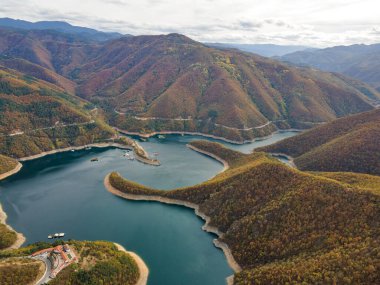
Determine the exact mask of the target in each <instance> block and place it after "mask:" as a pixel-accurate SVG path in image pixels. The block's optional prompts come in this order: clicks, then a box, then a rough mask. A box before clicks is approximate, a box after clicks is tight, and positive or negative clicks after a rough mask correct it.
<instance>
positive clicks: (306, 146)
mask: <svg viewBox="0 0 380 285" xmlns="http://www.w3.org/2000/svg"><path fill="white" fill-rule="evenodd" d="M258 150H259V151H266V152H274V153H284V154H287V155H290V156H292V157H294V158H295V159H294V162H295V164H296V165H297V167H299V168H300V169H303V170H315V171H352V172H362V173H370V174H377V175H380V109H376V110H373V111H370V112H365V113H361V114H357V115H353V116H349V117H346V118H341V119H338V120H336V121H333V122H331V123H328V124H326V125H322V126H318V127H316V128H314V129H311V130H309V131H307V132H305V133H302V134H300V135H298V136H295V137H292V138H288V139H285V140H283V141H280V142H278V143H276V144H273V145H270V146H266V147H263V148H259V149H258Z"/></svg>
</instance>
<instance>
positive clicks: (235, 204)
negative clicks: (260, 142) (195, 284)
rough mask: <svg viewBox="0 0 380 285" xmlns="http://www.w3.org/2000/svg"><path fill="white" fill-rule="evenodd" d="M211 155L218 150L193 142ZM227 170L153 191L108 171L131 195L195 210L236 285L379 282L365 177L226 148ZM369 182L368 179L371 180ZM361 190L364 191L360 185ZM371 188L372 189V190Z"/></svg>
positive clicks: (377, 243)
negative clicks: (221, 248) (216, 237)
mask: <svg viewBox="0 0 380 285" xmlns="http://www.w3.org/2000/svg"><path fill="white" fill-rule="evenodd" d="M196 147H197V148H199V149H203V150H207V151H208V152H210V151H211V152H213V153H216V154H219V155H220V154H221V153H223V147H222V146H221V145H218V144H215V143H208V142H201V143H199V142H198V143H196ZM223 159H225V160H227V161H228V162H230V168H229V169H228V170H227V171H226V172H224V173H222V174H219V175H218V176H216V177H215V178H213V179H211V180H210V181H207V182H205V183H202V184H200V185H196V186H192V187H187V188H183V189H177V190H172V191H160V190H153V189H150V188H148V187H144V186H141V185H138V184H136V183H132V182H130V181H127V180H125V179H123V178H122V177H120V176H119V175H118V174H117V173H112V174H111V175H110V177H109V182H110V183H111V185H112V186H113V187H115V188H116V189H118V190H120V191H122V192H124V193H128V194H143V195H156V196H157V195H158V196H162V197H165V198H172V199H176V200H180V201H187V202H192V203H195V204H197V205H199V210H200V212H202V213H204V214H206V215H207V216H209V217H210V224H209V225H210V226H215V227H217V228H218V229H219V230H220V231H221V232H222V236H221V237H220V240H221V241H223V242H225V243H226V244H227V245H228V246H229V247H230V249H231V250H232V254H233V256H234V258H235V259H236V261H237V262H238V263H239V265H240V266H241V267H242V271H241V272H239V273H237V274H236V275H235V281H234V283H235V284H239V285H240V284H376V283H377V281H378V280H380V275H379V272H380V258H379V256H380V240H379V234H380V222H379V219H378V216H379V214H380V207H379V206H380V196H379V193H378V191H372V190H368V187H370V188H371V187H374V186H373V185H378V184H377V183H378V182H374V183H373V184H370V185H372V186H368V185H369V183H370V182H369V181H370V180H372V179H369V178H368V176H367V175H364V176H363V182H362V183H360V182H359V181H360V179H361V176H360V175H359V174H357V176H356V178H355V179H354V180H353V181H352V179H348V177H345V176H344V175H343V176H342V174H340V175H337V177H336V179H334V177H329V178H326V177H324V174H318V173H316V174H310V173H305V172H302V171H299V170H296V169H292V168H290V167H288V166H286V165H284V164H282V163H280V162H278V161H277V160H275V159H273V158H270V157H269V156H268V155H266V154H264V153H256V152H255V153H253V154H250V155H244V154H240V153H235V154H234V153H231V151H230V150H228V151H226V155H224V156H223ZM371 183H372V182H371ZM363 185H365V187H363ZM375 187H376V186H375Z"/></svg>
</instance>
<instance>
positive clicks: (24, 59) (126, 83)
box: [0, 29, 380, 141]
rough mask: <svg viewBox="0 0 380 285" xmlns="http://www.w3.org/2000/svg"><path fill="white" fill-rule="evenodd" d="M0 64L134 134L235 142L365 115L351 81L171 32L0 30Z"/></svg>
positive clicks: (360, 92) (359, 89)
mask: <svg viewBox="0 0 380 285" xmlns="http://www.w3.org/2000/svg"><path fill="white" fill-rule="evenodd" d="M0 56H1V57H0V64H2V65H4V66H7V67H9V68H12V69H16V70H19V71H21V72H23V73H26V74H31V75H33V76H34V77H37V78H40V79H43V80H46V81H48V82H50V83H53V84H55V85H58V86H60V87H62V88H63V89H64V90H65V91H66V92H68V93H70V94H76V95H78V96H81V97H83V98H86V99H87V100H90V101H92V102H93V103H95V104H97V105H98V106H101V107H102V108H103V109H104V110H106V111H107V116H108V118H109V120H110V123H111V124H113V125H114V126H117V127H119V128H121V129H124V130H128V131H137V132H151V131H193V132H194V131H199V132H203V133H208V134H214V135H218V136H221V137H225V138H230V139H233V140H238V141H243V140H247V139H252V138H254V137H258V136H264V135H268V134H270V133H271V132H273V131H275V130H276V126H277V127H280V128H289V127H310V126H313V125H314V124H315V123H320V122H325V121H331V120H333V119H335V118H338V117H343V116H346V115H348V114H352V113H357V112H362V111H367V110H371V109H372V108H373V107H372V106H371V104H370V102H369V99H368V98H372V99H374V98H375V99H376V98H380V95H379V93H377V92H376V91H374V90H373V89H371V88H370V87H368V86H366V85H365V84H362V83H360V82H357V81H354V80H351V79H348V78H345V77H342V76H337V75H334V74H331V73H324V72H319V71H315V70H311V69H307V68H295V67H290V66H288V65H285V64H283V63H280V62H278V61H275V60H271V59H267V58H263V57H260V56H256V55H249V54H246V53H241V52H238V51H232V50H226V51H222V50H217V49H213V48H210V47H207V46H205V45H203V44H201V43H198V42H196V41H193V40H191V39H189V38H187V37H185V36H182V35H178V34H169V35H160V36H137V37H123V38H120V39H116V40H113V41H108V42H105V43H98V42H91V41H86V40H83V39H81V38H80V37H78V36H77V35H67V34H62V33H58V32H56V31H37V30H32V31H15V30H8V29H0Z"/></svg>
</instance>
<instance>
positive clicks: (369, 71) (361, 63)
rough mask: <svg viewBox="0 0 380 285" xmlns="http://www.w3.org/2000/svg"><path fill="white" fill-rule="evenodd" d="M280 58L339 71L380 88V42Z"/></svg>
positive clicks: (295, 53)
mask: <svg viewBox="0 0 380 285" xmlns="http://www.w3.org/2000/svg"><path fill="white" fill-rule="evenodd" d="M280 59H281V60H283V61H287V62H291V63H294V64H297V65H300V66H312V67H315V68H318V69H321V70H325V71H333V72H339V73H342V74H345V75H347V76H350V77H352V78H356V79H359V80H361V81H363V82H366V83H368V84H370V85H371V86H373V87H374V88H376V89H377V90H380V44H374V45H351V46H337V47H331V48H326V49H320V50H306V51H297V52H294V53H290V54H287V55H284V56H282V57H280Z"/></svg>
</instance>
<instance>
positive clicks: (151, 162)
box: [18, 143, 160, 166]
mask: <svg viewBox="0 0 380 285" xmlns="http://www.w3.org/2000/svg"><path fill="white" fill-rule="evenodd" d="M88 147H95V148H107V147H115V148H119V149H128V150H134V149H133V147H131V146H127V145H123V144H119V143H93V144H87V145H82V146H70V147H66V148H57V149H53V150H49V151H44V152H41V153H38V154H34V155H30V156H26V157H21V158H18V161H28V160H33V159H37V158H41V157H44V156H46V155H51V154H56V153H61V152H68V151H71V150H83V149H86V148H88ZM134 153H135V158H136V160H137V161H139V162H141V163H144V164H148V165H153V166H159V165H160V162H159V161H155V160H149V159H147V158H144V157H141V156H139V155H138V154H137V153H136V152H134Z"/></svg>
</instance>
